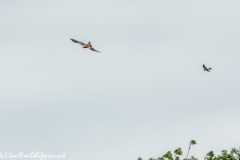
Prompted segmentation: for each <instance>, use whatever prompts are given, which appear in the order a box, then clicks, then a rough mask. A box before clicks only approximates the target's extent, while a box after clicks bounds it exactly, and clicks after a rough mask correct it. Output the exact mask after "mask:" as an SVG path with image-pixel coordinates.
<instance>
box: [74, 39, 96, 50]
mask: <svg viewBox="0 0 240 160" xmlns="http://www.w3.org/2000/svg"><path fill="white" fill-rule="evenodd" d="M71 40H72V41H73V42H75V43H78V44H81V45H82V46H83V48H88V49H90V50H92V51H95V52H99V51H98V50H96V49H94V48H93V47H92V45H91V43H90V41H89V42H88V44H85V43H83V42H80V41H77V40H75V39H71ZM99 53H101V52H99Z"/></svg>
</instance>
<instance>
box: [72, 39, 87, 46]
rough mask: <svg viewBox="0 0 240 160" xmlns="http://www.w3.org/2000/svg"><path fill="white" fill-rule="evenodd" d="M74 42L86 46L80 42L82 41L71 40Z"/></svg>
mask: <svg viewBox="0 0 240 160" xmlns="http://www.w3.org/2000/svg"><path fill="white" fill-rule="evenodd" d="M71 40H72V41H73V42H75V43H78V44H81V45H86V44H85V43H83V42H80V41H77V40H75V39H71Z"/></svg>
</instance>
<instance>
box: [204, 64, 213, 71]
mask: <svg viewBox="0 0 240 160" xmlns="http://www.w3.org/2000/svg"><path fill="white" fill-rule="evenodd" d="M211 69H212V68H207V67H206V66H205V65H204V64H203V70H204V71H208V72H210V70H211Z"/></svg>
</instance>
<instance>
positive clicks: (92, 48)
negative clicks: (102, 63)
mask: <svg viewBox="0 0 240 160" xmlns="http://www.w3.org/2000/svg"><path fill="white" fill-rule="evenodd" d="M91 50H92V51H95V52H99V51H98V50H96V49H94V48H91ZM99 53H101V52H99Z"/></svg>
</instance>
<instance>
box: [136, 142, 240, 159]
mask: <svg viewBox="0 0 240 160" xmlns="http://www.w3.org/2000/svg"><path fill="white" fill-rule="evenodd" d="M195 144H197V142H196V141H195V140H191V141H190V143H189V147H188V153H187V156H186V158H183V160H198V159H197V158H196V157H194V156H191V157H190V158H187V157H188V154H189V152H190V149H191V146H192V145H195ZM173 154H174V157H173ZM173 154H172V152H171V151H168V152H167V153H165V154H163V156H162V157H158V158H157V159H154V158H150V159H149V160H181V159H180V156H182V154H183V152H182V149H181V148H177V149H175V150H174V152H173ZM138 160H143V159H142V158H140V157H139V158H138ZM204 160H240V149H236V148H232V149H231V151H230V152H228V151H227V150H222V152H221V154H220V155H216V156H215V154H214V152H213V151H210V152H208V153H207V154H206V156H205V158H204Z"/></svg>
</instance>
